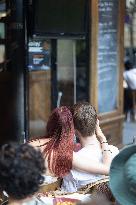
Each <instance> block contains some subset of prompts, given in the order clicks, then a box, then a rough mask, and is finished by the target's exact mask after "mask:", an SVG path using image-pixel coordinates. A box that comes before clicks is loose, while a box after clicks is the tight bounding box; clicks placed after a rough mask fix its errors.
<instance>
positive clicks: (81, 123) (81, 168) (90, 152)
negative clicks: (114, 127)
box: [62, 102, 119, 192]
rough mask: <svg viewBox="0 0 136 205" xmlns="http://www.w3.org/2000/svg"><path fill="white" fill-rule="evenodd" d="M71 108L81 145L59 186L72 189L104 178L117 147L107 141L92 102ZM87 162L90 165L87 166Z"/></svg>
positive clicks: (74, 190)
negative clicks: (70, 168) (68, 171)
mask: <svg viewBox="0 0 136 205" xmlns="http://www.w3.org/2000/svg"><path fill="white" fill-rule="evenodd" d="M71 112H72V114H73V121H74V128H75V134H76V136H78V138H79V140H80V144H81V149H80V150H79V151H78V152H76V153H74V155H73V169H72V170H71V171H70V173H69V174H68V175H67V176H65V177H63V184H62V189H63V190H65V191H68V192H76V191H77V190H78V189H79V188H81V187H83V186H85V185H86V184H90V183H94V182H96V181H98V180H100V179H104V178H105V175H108V173H109V169H110V164H111V161H112V159H113V158H114V156H115V155H116V154H118V152H119V151H118V148H116V147H114V146H112V145H109V144H108V142H107V140H106V137H105V136H104V134H103V132H102V130H101V128H100V126H99V120H98V117H97V113H96V110H95V108H94V107H93V106H91V105H90V104H89V103H87V102H83V103H77V104H75V105H74V106H73V107H72V108H71ZM87 164H88V168H87V167H86V165H87ZM90 164H91V166H92V167H91V169H90V170H89V165H90Z"/></svg>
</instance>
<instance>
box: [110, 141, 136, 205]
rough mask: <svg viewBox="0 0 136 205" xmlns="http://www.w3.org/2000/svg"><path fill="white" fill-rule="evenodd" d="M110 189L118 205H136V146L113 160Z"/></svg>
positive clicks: (126, 149) (127, 149) (128, 147)
mask: <svg viewBox="0 0 136 205" xmlns="http://www.w3.org/2000/svg"><path fill="white" fill-rule="evenodd" d="M110 188H111V191H112V193H113V195H114V197H115V199H116V201H117V202H116V205H117V204H118V205H135V204H136V145H129V146H127V147H126V148H124V149H123V150H122V151H120V153H119V154H118V155H117V156H116V157H115V158H114V159H113V161H112V164H111V168H110Z"/></svg>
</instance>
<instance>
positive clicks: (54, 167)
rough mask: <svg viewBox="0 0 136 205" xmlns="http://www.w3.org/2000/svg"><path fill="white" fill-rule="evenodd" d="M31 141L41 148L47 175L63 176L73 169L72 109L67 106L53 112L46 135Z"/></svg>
mask: <svg viewBox="0 0 136 205" xmlns="http://www.w3.org/2000/svg"><path fill="white" fill-rule="evenodd" d="M29 143H30V144H31V145H32V146H34V147H37V148H39V149H40V150H41V152H42V154H43V156H44V158H45V166H46V168H47V170H46V175H53V176H56V177H63V176H65V175H66V174H68V173H69V171H70V170H71V169H72V158H73V149H74V125H73V118H72V114H71V112H70V110H69V109H68V108H67V107H66V106H62V107H60V108H56V109H54V110H53V112H52V113H51V115H50V117H49V120H48V122H47V127H46V136H42V137H39V138H36V139H34V140H31V141H29Z"/></svg>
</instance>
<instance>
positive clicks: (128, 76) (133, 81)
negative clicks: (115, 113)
mask: <svg viewBox="0 0 136 205" xmlns="http://www.w3.org/2000/svg"><path fill="white" fill-rule="evenodd" d="M123 77H124V81H123V87H124V113H125V115H126V120H127V121H130V120H134V118H135V110H134V105H133V95H134V92H133V91H135V90H136V68H133V65H132V63H131V62H130V61H129V60H127V61H126V62H125V71H124V73H123Z"/></svg>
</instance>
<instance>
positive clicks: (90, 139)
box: [80, 134, 99, 147]
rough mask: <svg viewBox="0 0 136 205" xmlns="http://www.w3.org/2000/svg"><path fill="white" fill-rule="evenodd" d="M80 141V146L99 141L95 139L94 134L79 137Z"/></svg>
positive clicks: (96, 143) (95, 143)
mask: <svg viewBox="0 0 136 205" xmlns="http://www.w3.org/2000/svg"><path fill="white" fill-rule="evenodd" d="M80 143H81V146H82V147H86V146H88V145H98V144H99V141H98V140H97V137H96V135H95V134H94V135H92V136H87V137H81V138H80Z"/></svg>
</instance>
